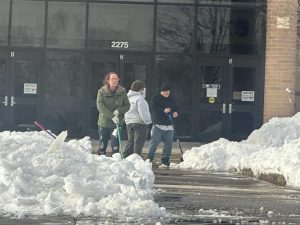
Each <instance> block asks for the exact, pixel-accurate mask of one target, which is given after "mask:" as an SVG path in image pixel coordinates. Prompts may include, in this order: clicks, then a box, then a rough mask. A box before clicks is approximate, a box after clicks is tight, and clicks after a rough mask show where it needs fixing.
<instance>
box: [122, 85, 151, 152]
mask: <svg viewBox="0 0 300 225" xmlns="http://www.w3.org/2000/svg"><path fill="white" fill-rule="evenodd" d="M144 89H145V83H144V82H143V81H140V80H136V81H134V82H133V83H132V84H131V88H130V90H129V92H128V94H127V96H128V99H129V102H130V109H129V111H127V112H126V113H125V123H126V128H127V135H128V140H127V143H126V146H125V150H124V157H127V156H129V155H131V154H133V153H136V154H138V155H141V154H142V148H143V146H144V143H145V140H146V137H147V132H148V125H150V124H151V123H152V120H151V114H150V111H149V105H148V103H147V102H146V100H145V98H144V96H143V92H144Z"/></svg>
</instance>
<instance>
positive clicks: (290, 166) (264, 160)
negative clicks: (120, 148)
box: [0, 113, 300, 218]
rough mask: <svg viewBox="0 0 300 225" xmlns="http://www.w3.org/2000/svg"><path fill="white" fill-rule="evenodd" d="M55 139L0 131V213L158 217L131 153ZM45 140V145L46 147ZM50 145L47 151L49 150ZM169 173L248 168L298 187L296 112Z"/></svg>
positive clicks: (141, 165) (148, 174)
mask: <svg viewBox="0 0 300 225" xmlns="http://www.w3.org/2000/svg"><path fill="white" fill-rule="evenodd" d="M65 136H66V133H64V132H63V133H62V134H61V135H59V137H58V139H57V141H56V142H54V143H53V138H52V137H51V136H49V135H48V134H47V133H46V132H44V131H42V132H36V131H35V132H8V131H5V132H0V143H1V144H0V214H1V215H5V214H8V215H10V214H12V215H17V216H18V217H19V218H22V217H24V216H25V215H27V214H30V215H32V214H33V215H53V214H58V215H74V216H78V215H83V216H99V217H114V218H117V217H128V218H129V217H133V218H159V217H162V216H165V215H166V209H165V208H163V207H159V205H157V204H156V203H155V202H154V201H153V194H154V191H155V190H154V188H153V184H154V174H153V171H152V167H151V164H150V163H148V162H145V161H143V160H142V158H141V157H139V156H137V155H132V156H130V157H128V158H126V159H120V154H115V155H113V157H112V158H111V157H105V156H101V157H99V156H98V155H94V154H91V151H92V146H91V141H90V140H89V138H87V137H86V138H84V139H81V140H70V141H68V142H64V139H65ZM51 143H52V144H51ZM49 146H50V147H49ZM183 158H184V162H182V163H180V164H171V167H173V168H184V169H186V168H189V169H195V170H199V169H200V170H215V171H227V170H230V169H232V168H235V169H238V170H242V169H243V168H251V169H252V171H253V172H254V173H255V174H256V175H258V174H260V173H263V174H268V173H277V174H282V175H283V176H284V177H285V179H286V181H287V185H289V186H293V187H300V113H298V114H296V115H295V116H293V117H289V118H281V119H279V118H274V119H272V120H270V122H268V123H266V124H264V125H263V126H262V127H261V128H260V129H259V130H256V131H254V132H253V133H252V134H251V135H250V136H249V138H248V139H247V140H245V141H242V142H231V141H228V140H225V139H220V140H218V141H215V142H212V143H209V144H206V145H202V146H200V147H194V148H192V149H191V150H187V151H186V152H185V153H184V155H183Z"/></svg>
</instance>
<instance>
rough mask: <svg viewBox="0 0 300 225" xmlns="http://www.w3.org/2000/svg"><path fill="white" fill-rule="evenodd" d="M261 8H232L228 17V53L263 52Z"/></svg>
mask: <svg viewBox="0 0 300 225" xmlns="http://www.w3.org/2000/svg"><path fill="white" fill-rule="evenodd" d="M264 17H265V15H264V13H263V12H262V9H258V8H249V9H233V10H232V11H231V17H230V47H229V49H230V53H231V54H246V55H254V54H258V53H262V52H263V49H264V48H263V47H262V44H263V37H264V35H263V20H264Z"/></svg>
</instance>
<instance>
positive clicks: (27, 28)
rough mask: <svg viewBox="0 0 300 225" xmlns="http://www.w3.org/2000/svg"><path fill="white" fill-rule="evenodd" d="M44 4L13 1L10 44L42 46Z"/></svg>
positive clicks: (40, 2)
mask: <svg viewBox="0 0 300 225" xmlns="http://www.w3.org/2000/svg"><path fill="white" fill-rule="evenodd" d="M44 15H45V2H42V1H13V7H12V27H11V44H12V45H18V46H37V47H39V46H42V45H43V41H44V17H45V16H44Z"/></svg>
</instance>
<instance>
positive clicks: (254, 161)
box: [173, 113, 300, 187]
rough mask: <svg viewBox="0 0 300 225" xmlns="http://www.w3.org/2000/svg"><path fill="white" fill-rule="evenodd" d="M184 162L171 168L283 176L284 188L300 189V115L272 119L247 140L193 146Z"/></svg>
mask: <svg viewBox="0 0 300 225" xmlns="http://www.w3.org/2000/svg"><path fill="white" fill-rule="evenodd" d="M183 159H184V161H183V162H182V163H180V164H178V165H174V164H173V168H184V169H194V170H214V171H228V170H230V169H232V168H235V169H237V170H242V169H245V168H247V169H251V170H252V171H253V172H254V174H255V175H259V174H270V173H276V174H280V175H283V176H284V178H285V180H286V182H287V185H289V186H292V187H300V113H297V114H295V115H294V116H293V117H286V118H272V119H271V120H270V121H269V122H268V123H265V124H264V125H263V126H262V127H261V128H260V129H258V130H255V131H253V132H252V133H251V134H250V136H249V137H248V139H247V140H244V141H241V142H232V141H228V140H226V139H223V138H221V139H219V140H217V141H215V142H212V143H209V144H205V145H202V146H200V147H193V148H192V149H191V150H187V151H185V152H184V155H183Z"/></svg>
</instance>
